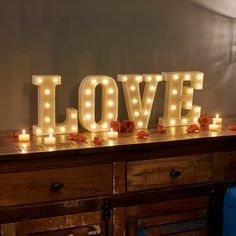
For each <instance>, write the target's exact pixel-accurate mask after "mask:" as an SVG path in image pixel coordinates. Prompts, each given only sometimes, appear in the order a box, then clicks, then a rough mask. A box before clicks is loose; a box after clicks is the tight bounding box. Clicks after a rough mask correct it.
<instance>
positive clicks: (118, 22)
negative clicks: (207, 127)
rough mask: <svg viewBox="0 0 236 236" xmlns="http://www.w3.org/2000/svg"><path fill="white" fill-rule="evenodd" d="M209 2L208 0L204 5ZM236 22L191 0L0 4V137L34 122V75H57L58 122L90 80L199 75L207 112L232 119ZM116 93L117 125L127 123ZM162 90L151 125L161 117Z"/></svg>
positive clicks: (7, 0) (199, 100)
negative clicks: (83, 83) (59, 80)
mask: <svg viewBox="0 0 236 236" xmlns="http://www.w3.org/2000/svg"><path fill="white" fill-rule="evenodd" d="M206 1H207V0H206ZM234 32H235V34H236V26H235V20H234V19H232V18H228V17H227V16H223V15H220V14H218V13H215V12H213V11H210V10H207V9H206V8H204V7H202V6H200V5H198V4H196V3H194V2H192V1H191V0H140V1H139V0H136V1H127V0H124V1H122V0H121V1H94V0H91V1H90V0H87V1H82V0H37V1H36V0H0V108H1V114H0V130H9V129H10V130H12V129H20V128H23V127H25V128H30V127H31V126H32V124H36V123H37V87H36V86H34V85H32V84H31V77H32V75H33V74H59V75H61V76H62V85H61V86H59V87H58V88H57V117H58V122H60V121H63V120H64V118H65V109H66V107H75V108H77V103H78V102H77V90H78V87H79V84H80V81H81V80H82V79H83V78H84V77H85V76H87V75H91V74H105V75H110V76H112V77H113V78H115V79H116V75H117V74H120V73H139V74H143V73H160V72H165V71H182V70H199V71H202V72H204V73H205V80H204V90H202V91H196V92H195V94H194V102H195V103H196V104H199V105H201V106H202V109H203V111H204V112H207V113H209V115H214V114H215V112H219V113H220V114H221V115H223V116H224V117H229V116H234V115H235V116H236V107H235V104H236V93H235V88H236V78H235V76H236V75H235V72H236V64H235V62H236V35H234ZM119 88H120V99H119V103H120V106H119V114H120V115H119V118H120V119H125V118H127V113H126V108H125V104H124V100H123V91H122V89H121V86H120V84H119ZM163 103H164V83H163V84H162V85H161V84H160V85H159V88H158V91H157V95H156V100H155V103H154V107H153V111H152V116H151V122H152V123H156V122H157V119H158V117H159V116H161V115H162V112H163Z"/></svg>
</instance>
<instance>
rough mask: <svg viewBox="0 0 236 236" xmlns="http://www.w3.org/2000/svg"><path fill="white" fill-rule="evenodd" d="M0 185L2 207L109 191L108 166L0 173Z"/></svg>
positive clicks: (109, 192)
mask: <svg viewBox="0 0 236 236" xmlns="http://www.w3.org/2000/svg"><path fill="white" fill-rule="evenodd" d="M0 186H1V189H0V196H1V198H0V205H4V206H7V205H18V204H27V203H37V202H44V201H55V200H65V199H72V198H82V197H89V196H98V195H105V194H112V165H110V164H106V165H94V166H81V167H73V168H61V169H53V170H41V171H27V172H17V173H9V174H1V175H0Z"/></svg>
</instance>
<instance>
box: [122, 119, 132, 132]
mask: <svg viewBox="0 0 236 236" xmlns="http://www.w3.org/2000/svg"><path fill="white" fill-rule="evenodd" d="M134 129H135V123H134V122H133V121H132V120H123V121H122V123H121V130H122V131H124V132H133V131H134Z"/></svg>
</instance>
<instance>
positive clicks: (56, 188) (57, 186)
mask: <svg viewBox="0 0 236 236" xmlns="http://www.w3.org/2000/svg"><path fill="white" fill-rule="evenodd" d="M63 187H64V184H63V183H60V182H53V183H52V185H51V188H52V191H53V192H55V191H59V190H60V189H62V188H63Z"/></svg>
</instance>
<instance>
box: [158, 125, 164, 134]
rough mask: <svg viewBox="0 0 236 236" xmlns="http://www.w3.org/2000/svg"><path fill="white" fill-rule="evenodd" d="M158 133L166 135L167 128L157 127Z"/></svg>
mask: <svg viewBox="0 0 236 236" xmlns="http://www.w3.org/2000/svg"><path fill="white" fill-rule="evenodd" d="M156 131H157V132H158V133H161V134H163V133H166V128H165V127H163V126H162V125H157V127H156Z"/></svg>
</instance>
